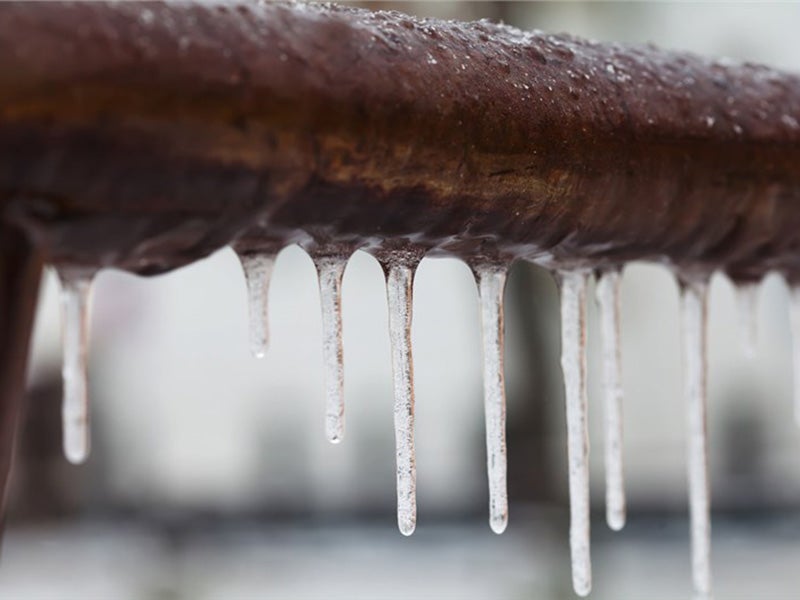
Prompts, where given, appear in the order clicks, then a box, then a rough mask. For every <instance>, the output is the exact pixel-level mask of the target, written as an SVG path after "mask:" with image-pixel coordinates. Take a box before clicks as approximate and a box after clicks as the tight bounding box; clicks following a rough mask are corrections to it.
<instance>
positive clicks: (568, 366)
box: [561, 271, 592, 596]
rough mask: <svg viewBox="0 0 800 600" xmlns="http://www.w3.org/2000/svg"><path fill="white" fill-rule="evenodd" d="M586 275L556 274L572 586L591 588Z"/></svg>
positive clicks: (585, 590) (580, 589)
mask: <svg viewBox="0 0 800 600" xmlns="http://www.w3.org/2000/svg"><path fill="white" fill-rule="evenodd" d="M587 281H588V274H587V273H585V272H581V271H565V272H562V273H561V369H562V370H563V372H564V390H565V396H566V405H567V406H566V412H567V454H568V462H569V498H570V529H569V542H570V551H571V555H572V586H573V588H574V589H575V593H576V594H578V595H579V596H586V595H588V594H589V592H590V591H591V589H592V563H591V555H590V540H589V516H590V515H589V432H588V426H587V414H586V413H587V401H586V287H587Z"/></svg>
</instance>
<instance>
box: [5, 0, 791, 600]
mask: <svg viewBox="0 0 800 600" xmlns="http://www.w3.org/2000/svg"><path fill="white" fill-rule="evenodd" d="M357 4H360V5H361V6H367V7H369V8H373V9H397V10H401V11H404V12H408V13H412V14H418V15H424V16H437V17H444V18H458V19H479V18H489V19H493V20H502V21H504V22H506V23H509V24H513V25H516V26H519V27H522V28H538V29H543V30H547V31H551V32H569V33H573V34H577V35H580V36H587V37H592V38H596V39H599V40H610V41H625V42H654V43H656V44H658V45H660V46H663V47H667V48H672V49H681V50H691V51H696V52H699V53H703V54H708V55H714V56H729V57H733V58H738V59H747V60H753V61H757V62H765V63H768V64H771V65H774V66H778V67H782V68H786V69H793V70H800V36H799V35H798V34H797V31H798V26H799V25H800V4H790V3H781V4H770V3H757V4H756V3H752V4H746V3H743V4H729V3H722V2H714V3H705V4H685V3H658V4H644V3H601V2H589V3H583V2H553V3H528V2H515V3H504V2H392V3H388V2H387V3H380V2H360V3H357ZM343 293H344V298H343V302H344V344H345V370H346V383H345V393H346V401H347V413H346V414H347V432H346V436H345V440H344V442H343V443H342V444H340V445H339V446H331V445H329V444H328V443H327V442H326V441H325V439H324V431H323V425H324V414H323V412H324V407H323V403H324V398H323V381H322V358H321V334H320V316H319V299H318V290H317V281H316V274H315V271H314V268H313V265H312V263H311V260H310V259H309V258H308V257H307V256H306V255H305V254H304V253H303V252H302V251H301V250H300V249H299V248H297V247H289V248H286V249H285V250H284V251H283V252H282V253H281V255H280V257H279V260H278V263H277V266H276V269H275V273H274V276H273V280H272V286H271V290H270V303H271V306H270V311H271V328H272V340H271V346H270V350H269V352H268V354H267V357H266V358H264V359H262V360H257V359H254V358H252V357H251V356H250V354H249V351H248V339H247V307H246V298H245V285H244V279H243V277H242V274H241V270H240V267H239V264H238V261H237V259H236V257H235V255H234V254H233V252H232V251H230V250H228V249H226V250H222V251H220V252H218V253H216V254H215V255H213V256H211V257H209V258H208V259H206V260H203V261H200V262H198V263H196V264H194V265H192V266H189V267H186V268H184V269H181V270H179V271H177V272H174V273H171V274H168V275H165V276H159V277H154V278H150V279H143V278H136V277H133V276H130V275H127V274H123V273H119V272H113V271H112V272H104V273H102V274H101V275H100V276H99V278H98V279H97V281H96V289H95V304H94V311H93V317H92V318H93V339H92V348H91V361H90V378H91V398H92V405H93V408H92V411H93V424H92V435H93V450H92V456H91V458H90V460H89V462H88V463H87V464H86V465H84V466H81V467H73V466H70V465H68V464H67V462H66V461H65V459H64V458H62V454H61V433H60V402H61V382H60V333H59V310H58V296H57V285H56V280H55V277H54V276H53V275H52V273H48V274H47V275H46V276H45V280H44V285H43V295H42V300H41V305H40V307H39V312H38V316H37V323H36V331H35V340H34V345H33V358H32V361H31V365H30V379H29V395H30V398H29V403H28V406H29V408H28V413H27V415H26V417H25V426H24V433H23V436H22V439H21V442H20V448H19V452H18V456H17V463H16V470H15V473H14V479H13V488H12V510H11V513H10V516H9V518H8V533H7V535H6V539H5V541H4V549H3V556H2V562H3V568H2V569H0V598H14V599H17V598H19V599H27V598H30V599H37V600H38V599H45V598H58V599H72V598H76V599H78V598H80V599H92V598H98V599H100V598H102V599H117V598H119V599H127V598H131V599H134V598H135V599H144V600H147V599H153V600H162V599H163V600H167V599H170V600H171V599H175V600H178V599H189V598H191V599H197V600H201V599H211V598H215V599H216V598H225V599H233V598H281V599H292V598H298V599H299V598H347V599H354V598H370V599H378V598H437V599H438V598H459V599H461V598H487V599H488V598H492V599H501V598H509V599H517V598H520V599H523V598H530V599H532V598H536V599H541V598H545V599H550V598H553V599H556V598H572V597H574V595H573V592H572V589H571V585H570V575H569V559H568V548H567V535H568V514H567V483H566V469H565V463H566V448H565V439H564V432H565V423H564V412H563V397H562V396H563V390H562V383H561V372H560V368H559V352H560V349H559V346H560V342H559V316H558V305H557V302H558V297H557V292H556V288H555V286H554V283H553V281H552V279H551V277H550V275H549V274H548V273H547V272H545V271H543V270H541V269H539V268H537V267H535V266H533V265H530V264H522V263H519V264H517V265H515V266H514V268H513V269H512V272H511V276H510V279H509V283H508V288H507V292H506V315H507V321H506V333H507V339H506V374H507V391H508V451H509V491H510V499H511V517H510V524H509V527H508V530H507V532H506V533H505V534H504V535H502V536H499V537H498V536H496V535H494V534H493V533H491V531H490V529H489V527H488V522H487V520H488V509H487V504H488V498H487V496H488V493H487V486H486V481H485V480H486V474H485V460H486V459H485V448H484V425H483V408H482V387H481V386H482V384H481V374H480V362H481V359H480V347H479V342H480V331H479V322H478V306H477V297H476V289H475V284H474V281H473V279H472V276H471V274H470V272H469V271H468V269H467V267H466V266H465V265H464V264H463V263H460V262H458V261H455V260H449V259H437V260H431V259H428V260H425V261H424V262H423V263H422V265H421V267H420V269H419V271H418V273H417V276H416V285H415V298H414V329H413V343H414V360H415V374H416V392H417V429H416V432H417V466H418V504H419V520H418V527H417V532H416V533H415V534H414V535H413V536H412V537H411V538H404V537H403V536H401V535H400V534H399V532H398V531H397V529H396V519H395V512H394V507H395V488H394V437H393V431H392V390H391V368H390V362H389V344H388V335H387V324H386V321H387V316H386V300H385V291H384V287H383V277H382V273H381V270H380V268H379V266H378V264H377V263H376V261H375V260H374V259H373V258H371V257H370V256H369V255H367V254H364V253H362V252H359V253H356V255H354V256H353V258H352V260H351V261H350V264H349V265H348V268H347V272H346V274H345V278H344V292H343ZM759 301H760V303H759V308H758V315H757V319H758V328H759V339H758V345H757V349H756V355H755V357H753V358H751V359H748V358H747V357H746V355H745V353H744V351H743V349H742V345H741V343H740V342H741V337H742V336H741V334H740V330H739V328H738V324H739V323H738V314H737V310H736V303H735V295H734V290H733V288H732V286H731V284H730V282H729V281H727V280H726V279H725V278H724V277H722V276H717V277H715V279H714V280H713V285H712V289H711V309H710V348H709V351H710V361H709V364H710V380H709V385H710V395H711V398H710V406H709V431H710V442H711V456H710V462H711V470H712V490H713V491H712V497H713V510H714V522H713V526H714V527H713V538H714V539H713V545H714V550H713V551H714V555H713V562H714V572H715V585H716V588H717V597H718V598H755V597H758V598H791V597H794V596H796V594H797V592H796V590H797V589H798V584H800V571H798V569H797V568H796V565H797V564H798V561H800V431H798V430H797V427H796V426H795V425H794V422H793V418H792V409H791V386H792V375H791V367H790V338H789V333H788V317H787V303H788V300H787V290H786V287H785V284H784V283H783V281H782V280H781V279H780V278H778V277H777V276H770V277H768V278H767V279H766V280H765V282H764V284H763V286H762V287H761V289H760V292H759ZM622 305H623V313H622V338H623V361H624V386H625V461H626V478H627V481H626V484H627V493H628V509H629V522H628V525H627V527H626V528H625V529H624V530H623V531H622V532H620V533H612V532H610V531H609V530H608V528H607V527H606V525H605V521H604V505H603V498H604V485H603V477H604V475H603V465H602V452H601V450H602V441H603V437H602V436H603V432H602V429H601V428H600V425H601V423H602V421H601V418H602V410H601V409H602V404H601V403H602V389H601V387H600V370H599V367H600V362H599V360H598V346H599V344H598V341H599V340H598V339H597V335H596V331H597V322H596V318H595V314H594V308H595V307H594V305H593V304H592V305H591V306H590V320H589V326H590V330H589V344H590V348H589V351H590V354H589V365H590V371H589V382H590V398H589V401H590V411H591V439H592V443H593V453H592V502H593V510H594V519H593V526H592V531H593V558H594V591H593V593H592V597H593V598H596V599H598V598H609V599H611V598H614V599H624V598H631V599H633V598H665V599H666V598H679V597H684V598H688V597H689V596H690V589H691V582H690V573H689V568H690V564H689V539H688V538H689V536H688V521H687V506H686V505H687V502H686V473H685V461H684V459H685V451H684V410H683V409H684V401H683V397H682V389H681V385H682V384H681V373H680V346H679V330H678V295H677V287H676V285H675V282H674V281H673V279H672V276H671V275H670V273H669V272H668V271H666V270H665V269H663V268H661V267H657V266H652V265H644V264H632V265H629V267H628V268H627V270H626V272H625V279H624V284H623V291H622Z"/></svg>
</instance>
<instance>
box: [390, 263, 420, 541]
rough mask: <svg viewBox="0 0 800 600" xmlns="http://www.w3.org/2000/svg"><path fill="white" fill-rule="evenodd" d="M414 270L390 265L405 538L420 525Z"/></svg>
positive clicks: (397, 450)
mask: <svg viewBox="0 0 800 600" xmlns="http://www.w3.org/2000/svg"><path fill="white" fill-rule="evenodd" d="M414 269H415V267H414V266H411V265H409V264H407V263H405V262H399V261H398V262H393V263H390V264H389V265H388V271H387V275H386V292H387V298H388V305H389V337H390V340H391V347H392V372H393V379H394V398H395V400H394V431H395V455H396V459H397V524H398V526H399V527H400V532H401V533H402V534H403V535H411V534H412V533H414V529H415V527H416V525H417V495H416V494H417V492H416V488H417V467H416V457H415V455H414V367H413V363H412V358H411V302H412V284H413V280H414Z"/></svg>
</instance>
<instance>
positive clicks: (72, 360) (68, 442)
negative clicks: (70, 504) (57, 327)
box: [58, 268, 93, 465]
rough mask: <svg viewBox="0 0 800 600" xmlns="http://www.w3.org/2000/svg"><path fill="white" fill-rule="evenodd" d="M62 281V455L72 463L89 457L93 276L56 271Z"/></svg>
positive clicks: (87, 272)
mask: <svg viewBox="0 0 800 600" xmlns="http://www.w3.org/2000/svg"><path fill="white" fill-rule="evenodd" d="M58 276H59V279H60V281H61V329H62V344H63V352H64V356H63V366H62V371H61V373H62V376H63V379H64V400H63V404H62V407H61V416H62V428H63V438H64V455H65V456H66V457H67V460H68V461H69V462H71V463H73V464H76V465H77V464H81V463H83V462H85V461H86V459H87V458H88V457H89V448H90V445H91V442H90V436H89V393H88V361H87V359H88V353H89V317H90V304H91V292H92V278H93V273H92V272H90V271H86V270H83V269H73V268H59V269H58Z"/></svg>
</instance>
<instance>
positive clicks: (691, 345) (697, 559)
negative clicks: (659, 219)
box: [681, 282, 711, 600]
mask: <svg viewBox="0 0 800 600" xmlns="http://www.w3.org/2000/svg"><path fill="white" fill-rule="evenodd" d="M707 295H708V286H707V284H706V283H705V282H702V283H699V282H695V283H691V284H686V285H684V286H683V289H682V292H681V321H682V323H681V327H682V332H683V369H684V385H685V394H686V408H687V454H688V475H689V518H690V521H691V546H692V582H693V585H694V592H695V598H697V599H698V600H699V599H704V600H705V599H708V598H710V597H711V514H710V491H709V484H708V448H707V439H706V400H707V360H706V346H707V340H706V338H707V332H706V329H707V320H708V317H707V312H708V307H707Z"/></svg>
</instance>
